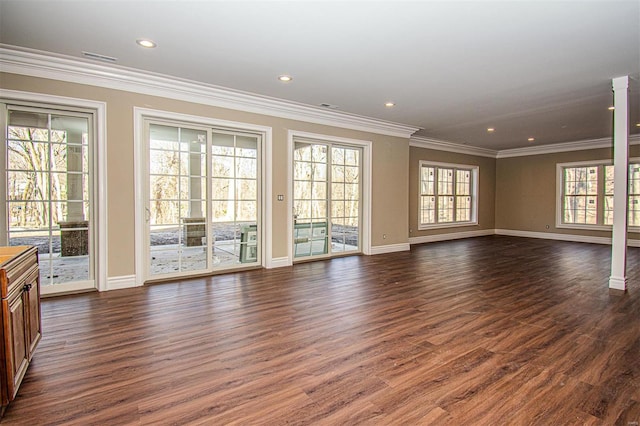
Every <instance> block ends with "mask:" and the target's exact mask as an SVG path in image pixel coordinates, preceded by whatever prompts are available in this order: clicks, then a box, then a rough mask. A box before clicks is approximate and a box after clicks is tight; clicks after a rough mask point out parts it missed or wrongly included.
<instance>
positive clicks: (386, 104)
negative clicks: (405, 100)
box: [384, 102, 396, 108]
mask: <svg viewBox="0 0 640 426" xmlns="http://www.w3.org/2000/svg"><path fill="white" fill-rule="evenodd" d="M384 106H386V107H387V108H392V107H394V106H396V104H395V103H394V102H385V103H384Z"/></svg>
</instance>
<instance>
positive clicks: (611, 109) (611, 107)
mask: <svg viewBox="0 0 640 426" xmlns="http://www.w3.org/2000/svg"><path fill="white" fill-rule="evenodd" d="M607 109H608V110H609V111H613V110H614V109H616V107H614V106H610V107H609V108H607Z"/></svg>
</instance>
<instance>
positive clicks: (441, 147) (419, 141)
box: [409, 136, 498, 158]
mask: <svg viewBox="0 0 640 426" xmlns="http://www.w3.org/2000/svg"><path fill="white" fill-rule="evenodd" d="M409 146H415V147H418V148H427V149H435V150H438V151H448V152H457V153H459V154H468V155H477V156H480V157H489V158H496V156H497V155H498V151H494V150H493V149H487V148H478V147H475V146H470V145H462V144H458V143H454V142H448V141H442V140H438V139H433V138H426V137H423V136H412V137H411V139H410V140H409Z"/></svg>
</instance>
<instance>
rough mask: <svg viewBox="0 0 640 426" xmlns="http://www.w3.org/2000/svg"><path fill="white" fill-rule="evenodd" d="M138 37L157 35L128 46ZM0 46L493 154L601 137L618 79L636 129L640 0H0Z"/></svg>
mask: <svg viewBox="0 0 640 426" xmlns="http://www.w3.org/2000/svg"><path fill="white" fill-rule="evenodd" d="M143 37H146V38H150V39H152V40H154V41H155V42H156V43H157V44H158V47H157V48H155V49H143V48H141V47H139V46H137V45H136V43H135V40H136V39H139V38H143ZM0 42H1V43H3V44H7V45H13V46H19V47H26V48H32V49H38V50H42V51H47V52H54V53H57V54H63V55H69V56H73V57H76V58H82V52H83V51H88V52H94V53H99V54H103V55H107V56H112V57H115V58H117V59H118V60H117V62H116V64H117V65H118V66H123V67H129V68H136V69H140V70H145V71H151V72H154V73H161V74H166V75H170V76H175V77H179V78H183V79H189V80H195V81H200V82H205V83H208V84H213V85H217V86H223V87H228V88H232V89H236V90H242V91H247V92H252V93H256V94H261V95H267V96H271V97H276V98H280V99H285V100H290V101H295V102H301V103H305V104H309V105H314V106H318V105H320V104H322V103H328V104H332V105H337V106H338V107H339V110H340V111H344V112H348V113H353V114H359V115H363V116H367V117H373V118H377V119H381V120H387V121H393V122H399V123H403V124H408V125H414V126H418V127H421V128H422V130H420V131H419V132H418V133H417V134H418V135H421V136H425V137H430V138H435V139H439V140H444V141H449V142H454V143H461V144H468V145H471V146H477V147H482V148H489V149H496V150H498V149H508V148H518V147H525V146H531V145H544V144H551V143H558V142H568V141H576V140H586V139H596V138H602V137H607V136H610V135H611V131H612V112H611V111H608V110H607V107H608V106H610V105H611V104H612V99H613V98H612V91H611V79H612V78H614V77H618V76H623V75H630V76H631V77H632V80H631V95H630V103H631V133H632V134H635V133H640V127H637V126H636V125H635V124H636V123H640V84H639V82H638V79H639V78H640V0H632V1H612V0H609V1H606V0H601V1H566V0H565V1H516V0H513V1H468V2H461V1H440V2H436V1H416V2H401V1H378V2H368V1H342V2H330V1H298V2H272V1H260V2H245V1H233V2H232V1H196V2H194V1H68V0H66V1H62V0H47V1H30V0H19V1H13V0H0ZM281 74H290V75H292V76H293V78H294V80H293V81H292V82H290V83H288V84H284V83H281V82H279V81H278V80H277V76H278V75H281ZM386 101H393V102H395V103H396V104H397V105H396V106H395V107H394V108H386V107H385V106H384V103H385V102H386ZM318 108H321V107H318ZM488 127H494V128H495V129H496V131H495V132H493V133H492V134H489V133H488V132H487V131H486V129H487V128H488ZM531 136H532V137H535V139H536V140H535V142H533V143H531V142H528V141H527V138H528V137H531Z"/></svg>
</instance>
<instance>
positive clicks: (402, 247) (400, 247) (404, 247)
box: [369, 243, 411, 255]
mask: <svg viewBox="0 0 640 426" xmlns="http://www.w3.org/2000/svg"><path fill="white" fill-rule="evenodd" d="M408 250H411V246H410V245H409V243H400V244H389V245H386V246H373V247H371V251H370V252H369V254H370V255H375V254H385V253H394V252H397V251H408Z"/></svg>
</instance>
